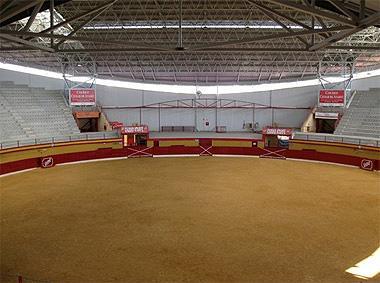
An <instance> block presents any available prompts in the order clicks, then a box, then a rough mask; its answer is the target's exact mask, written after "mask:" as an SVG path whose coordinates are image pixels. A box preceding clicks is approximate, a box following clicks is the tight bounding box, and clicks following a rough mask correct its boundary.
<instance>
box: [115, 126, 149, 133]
mask: <svg viewBox="0 0 380 283" xmlns="http://www.w3.org/2000/svg"><path fill="white" fill-rule="evenodd" d="M121 133H122V134H148V133H149V129H148V126H146V125H143V126H126V127H123V128H121Z"/></svg>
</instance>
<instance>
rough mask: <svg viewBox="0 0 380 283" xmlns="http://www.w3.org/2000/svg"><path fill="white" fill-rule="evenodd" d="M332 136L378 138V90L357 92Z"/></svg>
mask: <svg viewBox="0 0 380 283" xmlns="http://www.w3.org/2000/svg"><path fill="white" fill-rule="evenodd" d="M334 134H339V135H351V136H363V137H373V138H380V89H370V90H369V91H361V92H357V93H356V94H355V96H354V97H353V99H352V101H351V104H350V105H349V108H348V109H346V111H345V113H344V115H343V117H342V119H341V120H340V122H339V124H338V127H337V128H336V130H335V132H334Z"/></svg>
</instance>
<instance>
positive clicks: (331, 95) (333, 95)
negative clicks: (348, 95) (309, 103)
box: [319, 89, 345, 106]
mask: <svg viewBox="0 0 380 283" xmlns="http://www.w3.org/2000/svg"><path fill="white" fill-rule="evenodd" d="M344 97H345V95H344V90H343V89H321V90H320V91H319V105H320V106H344Z"/></svg>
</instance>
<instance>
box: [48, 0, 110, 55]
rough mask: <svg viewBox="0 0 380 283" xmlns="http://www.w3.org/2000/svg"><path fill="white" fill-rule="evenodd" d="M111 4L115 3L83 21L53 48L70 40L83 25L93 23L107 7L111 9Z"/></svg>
mask: <svg viewBox="0 0 380 283" xmlns="http://www.w3.org/2000/svg"><path fill="white" fill-rule="evenodd" d="M113 3H115V1H113V2H111V3H109V4H108V5H107V6H105V7H104V8H102V9H101V10H99V11H98V12H97V13H96V14H95V15H93V16H92V17H91V18H89V19H88V20H85V21H84V22H83V23H81V24H80V25H79V26H77V27H76V28H75V29H74V30H73V31H72V32H70V33H69V34H68V35H67V36H66V38H64V39H61V40H60V41H59V42H58V43H57V44H56V45H55V48H58V47H59V46H60V45H61V44H62V43H64V42H65V41H66V40H69V39H70V38H72V36H73V35H74V34H75V33H77V32H78V31H79V30H80V29H81V28H82V27H84V26H85V25H87V24H88V23H89V22H91V21H93V20H94V19H95V18H96V17H97V16H99V15H100V14H101V13H103V12H104V11H105V10H107V9H108V8H109V7H111V6H112V5H113Z"/></svg>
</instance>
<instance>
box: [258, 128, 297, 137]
mask: <svg viewBox="0 0 380 283" xmlns="http://www.w3.org/2000/svg"><path fill="white" fill-rule="evenodd" d="M292 134H293V129H291V128H264V129H263V135H276V136H277V135H278V136H291V135H292Z"/></svg>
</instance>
